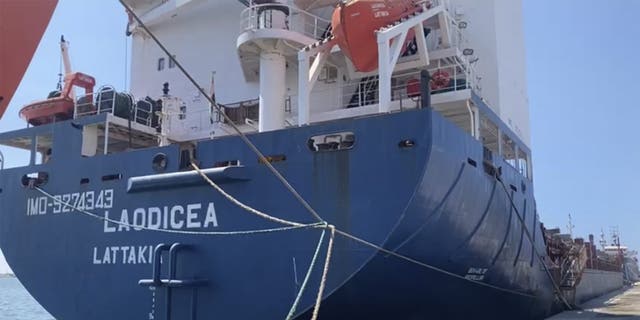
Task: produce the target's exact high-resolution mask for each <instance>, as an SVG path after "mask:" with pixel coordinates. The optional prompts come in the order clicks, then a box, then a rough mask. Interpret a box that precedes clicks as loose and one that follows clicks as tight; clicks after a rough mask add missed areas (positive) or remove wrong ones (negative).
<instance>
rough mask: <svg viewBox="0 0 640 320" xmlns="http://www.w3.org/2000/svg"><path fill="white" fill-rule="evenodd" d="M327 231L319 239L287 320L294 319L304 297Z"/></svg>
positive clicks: (323, 230)
mask: <svg viewBox="0 0 640 320" xmlns="http://www.w3.org/2000/svg"><path fill="white" fill-rule="evenodd" d="M326 233H327V229H322V234H321V235H320V240H319V241H318V246H317V247H316V251H315V252H314V253H313V258H311V263H310V264H309V269H307V274H306V275H305V276H304V280H303V281H302V286H300V290H298V295H296V299H295V300H294V301H293V305H291V309H289V314H287V318H286V320H291V319H293V317H294V315H295V313H296V309H297V308H298V304H299V303H300V299H302V295H303V294H304V290H305V289H306V288H307V283H308V282H309V278H311V273H312V272H313V267H314V266H315V265H316V260H317V259H318V255H319V253H320V248H321V247H322V242H323V240H324V235H325V234H326Z"/></svg>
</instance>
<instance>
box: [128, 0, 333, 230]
mask: <svg viewBox="0 0 640 320" xmlns="http://www.w3.org/2000/svg"><path fill="white" fill-rule="evenodd" d="M118 1H120V4H122V6H123V7H124V8H125V9H126V10H127V12H129V14H131V16H132V17H133V18H134V19H135V20H136V22H137V23H138V25H139V26H140V27H142V29H144V31H145V32H146V33H147V35H149V36H150V37H151V39H153V41H154V42H155V43H156V44H157V45H158V46H159V47H160V49H161V50H162V51H163V52H164V53H165V54H166V55H167V56H168V57H169V59H170V60H171V61H173V63H175V65H176V67H178V69H180V71H181V72H182V74H184V76H185V77H187V79H188V80H189V81H190V82H191V84H193V86H194V87H195V88H196V90H198V91H199V92H200V94H202V96H204V97H205V98H206V99H207V101H208V102H209V103H210V104H211V105H212V106H214V107H215V108H216V110H217V111H218V113H219V114H221V115H222V117H223V118H224V119H225V121H226V122H227V123H229V124H230V125H231V127H232V128H233V130H234V131H235V132H236V133H237V134H238V136H239V137H240V139H242V141H243V142H244V143H245V144H246V145H247V146H248V147H249V149H251V151H253V153H255V154H256V155H257V156H258V158H259V159H260V162H261V163H264V164H265V165H266V166H267V168H269V170H270V171H271V173H273V175H275V176H276V178H278V180H280V182H281V183H282V184H283V185H284V186H285V188H286V189H287V190H289V192H290V193H291V194H292V195H293V196H294V197H295V198H296V199H297V200H298V201H299V202H300V203H301V204H302V206H304V207H305V209H307V211H309V213H311V215H312V216H313V217H314V218H315V219H316V220H317V221H318V222H322V221H324V219H322V218H321V217H320V215H319V214H318V212H316V210H315V209H313V207H311V205H310V204H309V203H308V202H307V201H306V200H305V199H304V198H303V197H302V195H300V193H298V191H297V190H296V189H295V188H294V187H293V186H292V185H291V184H290V183H289V181H288V180H287V179H286V178H285V177H284V176H283V175H282V174H281V173H280V172H279V171H278V170H277V169H276V168H275V167H274V166H273V165H272V164H271V162H269V161H268V160H267V158H266V157H265V156H264V154H262V152H260V150H259V149H258V147H256V145H255V144H254V143H253V142H251V140H249V138H247V136H246V135H245V134H244V133H243V132H242V130H240V128H238V126H237V125H236V124H235V123H234V122H233V121H232V120H231V118H229V116H228V115H227V114H226V113H224V112H223V110H222V108H221V107H220V105H218V104H217V103H216V102H215V101H214V100H213V99H212V98H211V97H210V96H209V94H207V93H206V92H205V91H204V88H203V87H201V86H199V85H198V82H197V81H196V80H195V79H194V78H193V77H192V76H191V74H190V73H189V72H187V70H186V69H185V68H184V67H183V66H182V64H180V62H178V60H177V59H176V57H175V55H172V54H171V52H169V50H168V49H167V48H166V47H165V46H164V45H163V44H162V43H161V42H160V40H159V39H158V38H157V37H156V36H155V34H153V32H151V30H149V28H147V26H146V25H145V24H144V23H143V22H142V20H140V17H138V15H137V14H136V13H135V12H133V9H131V7H129V5H127V4H126V3H125V2H124V0H118Z"/></svg>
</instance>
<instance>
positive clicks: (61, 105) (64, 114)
mask: <svg viewBox="0 0 640 320" xmlns="http://www.w3.org/2000/svg"><path fill="white" fill-rule="evenodd" d="M95 84H96V80H95V79H94V78H93V77H92V76H90V75H86V74H84V73H81V72H75V73H71V74H67V75H66V76H65V79H64V88H63V91H62V92H61V93H60V94H50V95H49V96H50V97H49V98H48V99H46V100H42V101H36V102H34V103H31V104H28V105H26V106H25V107H23V108H22V109H21V110H20V117H21V118H22V119H24V120H26V121H27V122H28V123H29V124H31V125H33V126H39V125H43V124H47V123H52V122H56V121H63V120H68V119H71V118H73V108H74V107H75V102H74V98H73V94H72V89H73V87H74V86H78V87H81V88H84V90H85V97H86V98H85V99H87V100H88V101H91V100H90V99H92V92H93V87H94V86H95Z"/></svg>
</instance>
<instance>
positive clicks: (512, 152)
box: [501, 133, 517, 168]
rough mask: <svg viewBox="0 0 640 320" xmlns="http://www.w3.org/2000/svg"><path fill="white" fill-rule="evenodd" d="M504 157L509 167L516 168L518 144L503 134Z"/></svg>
mask: <svg viewBox="0 0 640 320" xmlns="http://www.w3.org/2000/svg"><path fill="white" fill-rule="evenodd" d="M501 140H502V145H501V147H502V157H503V158H504V161H506V162H507V163H508V164H509V165H511V166H512V167H514V168H517V167H516V162H517V161H516V144H515V143H514V142H513V140H512V139H511V138H510V137H509V136H507V135H506V134H504V133H502V139H501Z"/></svg>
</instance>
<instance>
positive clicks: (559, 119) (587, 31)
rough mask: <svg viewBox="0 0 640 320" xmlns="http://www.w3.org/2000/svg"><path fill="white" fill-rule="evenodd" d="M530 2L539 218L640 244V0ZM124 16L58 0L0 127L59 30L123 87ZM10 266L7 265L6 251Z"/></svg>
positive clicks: (54, 56)
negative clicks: (615, 231)
mask: <svg viewBox="0 0 640 320" xmlns="http://www.w3.org/2000/svg"><path fill="white" fill-rule="evenodd" d="M225 1H234V0H225ZM504 1H509V0H504ZM524 11H525V12H524V14H525V17H524V18H525V33H526V44H527V61H528V66H527V67H528V80H529V98H530V109H531V125H532V140H533V141H532V151H533V168H534V179H535V191H536V200H537V204H538V211H539V213H540V216H541V218H542V221H543V222H544V223H545V224H546V225H547V226H549V227H551V226H561V227H562V228H563V229H566V225H567V220H568V218H567V216H568V214H569V213H571V214H572V216H573V219H574V225H575V226H576V228H575V232H574V233H575V234H576V235H581V236H584V237H586V236H587V235H588V234H589V233H593V234H595V235H596V237H597V236H598V235H599V233H600V229H601V228H602V229H604V230H605V232H606V233H607V236H608V230H609V228H610V227H611V226H614V225H617V226H619V227H620V231H621V235H622V240H623V242H625V243H626V244H628V245H630V246H631V247H633V248H636V249H640V233H639V232H638V230H639V229H640V217H639V214H638V210H639V209H638V205H637V204H636V202H635V200H636V197H640V194H638V193H639V191H640V187H638V185H637V184H636V181H635V180H636V179H637V178H638V177H637V176H636V174H638V173H637V171H638V170H637V168H636V165H638V164H640V148H638V146H639V145H640V143H639V142H638V139H637V138H636V134H637V129H638V128H639V127H640V126H639V125H638V122H639V121H640V106H638V103H637V100H638V99H637V95H640V81H638V78H637V76H638V75H640V64H639V63H638V62H637V61H636V60H637V58H636V55H637V53H638V50H639V49H640V48H639V45H638V43H637V39H638V35H640V24H638V23H637V22H636V15H637V13H638V12H640V1H635V0H607V1H600V0H561V1H558V0H544V1H540V0H524ZM125 23H126V15H125V13H124V9H122V8H121V7H120V5H119V3H118V2H117V1H116V0H109V1H72V0H60V4H59V5H58V8H57V9H56V12H55V14H54V16H53V19H52V21H51V24H50V25H49V28H48V29H47V32H46V34H45V36H44V38H43V40H42V43H41V44H40V47H39V48H38V51H37V53H36V55H35V57H34V59H33V61H32V63H31V65H30V67H29V70H28V71H27V74H26V76H25V78H24V79H23V81H22V84H21V86H20V88H19V90H18V92H17V93H16V95H15V97H14V99H13V101H12V102H11V105H10V108H9V110H8V112H7V114H6V115H5V117H4V118H3V119H2V120H0V130H2V131H5V130H9V129H13V128H20V127H24V122H23V121H22V120H20V119H18V117H17V113H18V110H19V109H20V106H22V105H24V104H25V103H28V102H29V101H32V100H35V99H39V98H42V97H43V96H45V95H46V94H47V92H49V91H50V90H52V89H53V88H54V87H55V84H56V81H57V73H58V68H59V46H58V39H59V36H60V35H61V34H64V35H65V37H66V38H67V39H68V40H69V41H70V42H71V49H70V52H71V58H72V64H73V66H74V69H75V70H78V71H83V72H86V73H89V74H91V75H93V76H95V77H96V79H97V81H98V83H99V84H114V85H115V86H116V87H117V88H118V89H121V88H123V86H124V79H125V71H124V70H125V51H126V50H125V41H126V39H125V37H124V30H125ZM5 156H7V157H9V158H14V159H16V158H20V157H17V155H16V154H12V153H8V154H7V153H5ZM9 160H10V159H9ZM10 161H11V160H10ZM0 214H1V213H0ZM3 270H4V271H6V270H7V267H6V265H5V264H4V262H3V261H2V258H1V257H0V272H3Z"/></svg>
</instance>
